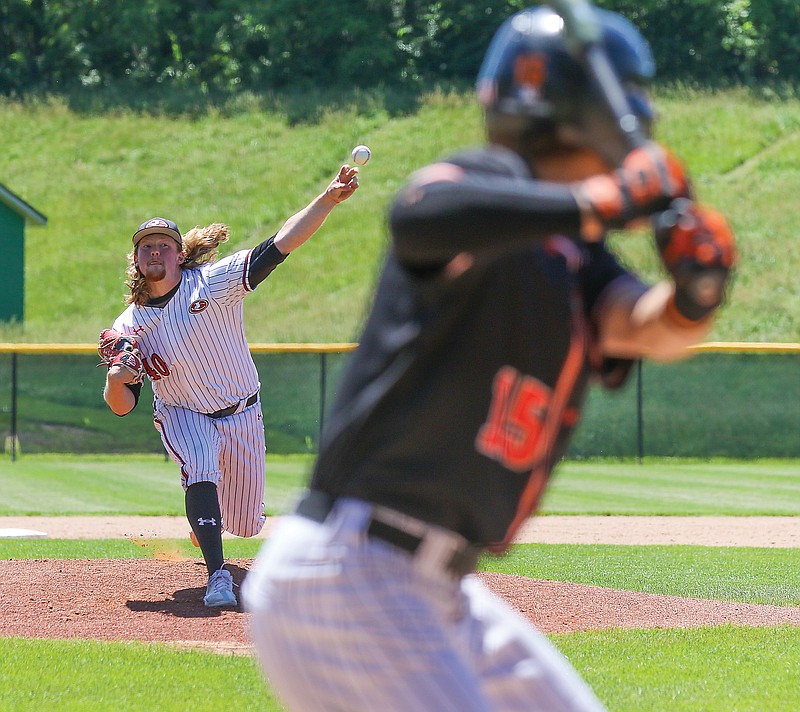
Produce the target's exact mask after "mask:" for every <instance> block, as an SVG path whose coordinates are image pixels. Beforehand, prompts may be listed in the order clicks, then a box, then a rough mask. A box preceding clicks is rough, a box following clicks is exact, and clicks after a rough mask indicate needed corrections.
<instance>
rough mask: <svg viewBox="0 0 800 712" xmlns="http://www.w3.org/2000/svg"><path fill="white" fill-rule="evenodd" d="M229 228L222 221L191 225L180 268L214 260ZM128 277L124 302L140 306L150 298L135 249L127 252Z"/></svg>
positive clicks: (226, 236) (186, 235) (183, 246)
mask: <svg viewBox="0 0 800 712" xmlns="http://www.w3.org/2000/svg"><path fill="white" fill-rule="evenodd" d="M228 232H229V228H228V226H227V225H223V224H222V223H212V224H211V225H206V226H205V227H193V228H192V229H191V230H189V232H187V233H186V234H185V235H184V236H183V244H182V245H181V248H182V250H183V254H184V258H183V263H182V264H181V269H193V268H194V267H199V266H200V265H204V264H208V263H210V262H216V260H217V258H218V256H219V246H220V245H221V244H222V243H223V242H225V241H226V240H227V239H228ZM125 276H126V277H127V278H128V279H127V281H126V282H125V286H127V287H128V289H129V290H130V293H129V294H127V295H126V296H125V304H138V305H139V306H142V305H143V304H146V303H147V301H148V300H149V299H150V290H149V289H148V287H147V281H146V280H145V278H144V276H143V275H142V273H141V272H140V271H139V267H138V265H137V264H136V250H135V249H134V250H133V252H130V253H128V268H127V270H126V271H125Z"/></svg>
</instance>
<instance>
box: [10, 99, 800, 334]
mask: <svg viewBox="0 0 800 712" xmlns="http://www.w3.org/2000/svg"><path fill="white" fill-rule="evenodd" d="M390 99H391V97H380V96H374V95H373V96H370V97H363V96H361V97H360V96H358V95H354V96H352V97H350V98H348V99H346V100H343V101H342V103H341V104H338V105H335V106H331V105H327V106H325V107H322V108H319V110H318V111H316V112H315V115H314V117H313V118H312V119H308V120H305V121H299V122H298V121H296V120H295V117H294V116H293V115H292V113H291V111H290V110H289V109H288V108H287V105H286V104H285V103H283V102H281V101H280V100H277V99H276V100H275V101H274V102H273V103H271V104H267V105H266V108H265V105H264V103H263V102H262V103H260V104H256V102H252V103H251V104H248V102H246V101H242V102H240V105H239V106H237V107H234V108H231V107H223V108H221V109H217V110H214V109H212V110H209V109H206V110H203V111H197V112H193V111H191V110H188V109H187V111H186V112H184V113H180V114H174V113H173V114H156V113H140V112H133V111H124V110H116V111H113V112H104V113H94V112H91V113H90V112H82V111H74V110H72V109H70V108H69V107H68V105H67V104H66V103H64V102H60V101H55V100H54V101H51V102H36V103H29V104H23V103H19V102H10V101H7V100H6V101H0V125H2V127H3V130H2V132H0V183H3V184H5V185H6V186H7V187H8V188H9V189H11V190H12V191H14V192H15V193H17V194H18V195H20V196H21V197H22V198H23V199H24V200H26V201H27V202H29V203H30V204H32V205H33V206H34V207H35V208H36V209H37V210H39V211H41V212H43V213H44V214H45V215H47V217H48V219H49V222H48V225H47V226H46V227H29V228H28V229H27V230H26V241H27V242H26V294H25V310H26V321H25V323H24V324H23V325H10V326H9V325H0V341H4V342H43V343H47V342H56V343H65V342H87V343H93V342H94V341H95V340H96V336H97V333H98V332H99V330H100V329H101V328H102V327H104V326H106V325H108V324H110V323H111V321H112V320H113V319H114V317H115V316H116V315H117V314H118V313H119V312H120V311H121V310H122V308H123V303H122V297H123V294H124V285H123V273H124V269H125V264H126V263H125V254H126V252H127V251H128V250H129V247H130V236H131V234H132V233H133V231H134V230H135V228H136V227H137V226H138V224H139V223H140V222H142V221H143V220H145V219H146V218H148V217H151V216H153V215H162V216H166V217H171V218H173V219H174V220H176V221H177V223H178V224H179V225H180V226H181V228H182V229H183V230H184V231H186V230H188V229H189V228H190V227H193V226H194V225H204V224H207V223H210V222H214V221H221V222H225V223H227V224H229V225H230V226H231V228H232V239H231V241H230V242H229V243H228V244H227V245H226V246H225V248H224V253H226V254H227V253H229V252H231V251H233V250H236V249H240V248H243V247H249V246H252V245H253V244H255V243H256V242H258V241H260V240H261V239H263V238H264V237H267V236H269V235H270V234H272V233H273V232H274V231H275V230H277V229H278V227H279V226H280V225H281V224H282V222H283V220H284V219H285V218H287V217H288V216H289V215H291V214H292V213H293V212H295V211H296V210H298V209H300V208H301V207H303V206H304V205H305V204H306V202H307V201H308V200H309V199H310V198H311V197H312V196H313V195H315V194H316V193H317V192H319V191H320V190H322V188H323V187H324V186H325V185H326V184H327V182H328V181H329V180H330V178H331V177H332V176H333V175H334V173H335V171H336V169H337V168H338V166H339V165H340V164H341V163H342V162H344V161H346V160H348V159H349V151H350V149H351V148H352V147H353V146H354V145H355V144H357V143H366V144H368V145H369V146H370V147H371V148H372V150H373V159H372V161H371V162H370V163H369V165H368V166H366V167H365V168H364V169H362V181H361V182H362V189H361V190H360V191H359V193H358V194H357V195H356V196H355V197H354V198H353V199H352V200H351V201H348V203H346V204H344V205H343V206H341V207H340V208H339V209H338V210H336V211H335V212H334V213H333V215H332V216H331V217H330V218H329V220H328V222H327V223H326V225H325V227H324V228H323V229H322V231H321V232H320V233H318V235H317V236H315V238H314V239H313V240H312V241H311V242H310V243H308V244H307V245H306V246H304V247H303V248H302V249H301V250H299V251H298V252H296V253H295V254H293V255H292V256H291V257H290V259H289V260H288V261H287V263H286V264H285V265H283V266H282V267H281V268H280V269H279V270H278V271H276V273H275V274H274V275H273V276H272V277H270V279H269V280H268V281H267V282H266V283H265V284H264V285H262V286H261V287H260V288H259V289H258V290H257V291H256V293H255V294H254V295H252V296H251V297H250V298H249V299H248V302H247V306H246V319H247V331H248V335H249V337H250V340H251V342H253V343H256V342H293V341H298V342H309V341H312V342H316V341H351V340H356V339H357V337H358V333H359V328H360V325H361V323H362V320H363V316H364V314H365V310H366V308H367V305H368V303H369V298H370V295H371V293H372V287H373V284H374V280H375V276H376V273H377V270H378V268H379V265H380V260H381V255H382V253H383V250H384V249H385V245H386V239H387V235H386V229H385V212H386V206H387V204H388V201H389V200H390V199H391V197H392V196H393V194H394V193H395V191H396V190H397V188H398V187H399V186H400V185H401V183H402V182H403V181H404V179H405V177H406V176H407V175H408V173H409V172H410V171H412V170H413V169H414V168H416V167H419V166H421V165H423V164H424V163H426V162H428V161H430V160H432V159H433V158H435V157H437V156H440V155H442V154H446V153H448V152H450V151H452V150H455V149H458V148H460V147H463V146H467V145H471V144H475V143H478V142H480V140H481V137H482V129H481V121H480V114H479V112H478V110H477V108H476V106H475V104H474V102H473V99H472V96H471V95H470V94H469V93H466V94H452V95H443V94H441V93H434V94H431V95H429V96H426V97H423V98H422V99H421V100H420V101H419V102H418V103H417V104H416V105H415V106H413V107H412V108H408V109H406V110H404V111H397V110H395V109H392V108H389V104H390ZM656 99H657V107H658V109H659V110H660V113H661V115H662V119H661V122H660V124H659V126H658V130H657V138H659V139H660V140H662V141H663V142H665V143H667V144H668V145H670V146H671V147H672V148H673V150H674V151H675V152H676V153H677V154H678V155H680V156H682V157H683V158H684V159H685V160H686V162H687V164H688V166H689V169H690V171H691V173H692V175H693V177H694V180H695V185H696V190H697V193H698V195H699V197H700V199H701V200H703V201H705V202H708V203H711V204H713V205H716V206H718V207H720V208H721V209H722V210H723V211H724V212H725V213H726V214H727V215H728V216H729V218H730V221H731V223H732V225H733V226H734V229H735V230H736V232H737V234H738V235H739V241H740V248H741V254H742V260H741V267H740V269H739V272H738V275H737V278H736V282H735V285H734V288H733V290H732V294H731V299H730V303H729V305H728V306H727V307H726V308H725V310H724V311H723V313H722V315H721V318H720V319H719V321H718V323H717V325H716V327H715V331H714V333H713V334H712V338H713V339H715V340H725V341H740V340H741V341H780V342H798V341H800V287H798V281H797V278H796V275H797V274H798V272H800V241H799V240H798V239H797V237H796V235H795V233H796V230H797V227H796V226H797V225H798V224H800V200H798V199H797V197H796V196H797V195H800V101H796V100H792V101H775V102H766V101H763V100H757V99H755V98H753V97H752V96H750V95H748V94H747V93H745V92H743V91H732V92H727V93H714V94H712V93H695V92H688V91H677V90H671V91H661V92H659V93H657V95H656ZM614 245H615V247H616V248H617V249H618V250H619V252H620V253H621V254H622V255H623V257H624V258H625V259H626V260H627V261H628V262H630V263H631V264H633V265H635V266H636V267H638V268H640V269H641V270H642V271H643V273H644V274H646V275H647V276H648V277H650V278H652V279H655V278H657V277H658V276H659V274H660V271H659V266H658V261H657V259H656V257H655V254H654V252H653V248H652V245H651V244H650V241H649V240H648V239H647V237H646V235H645V234H637V235H630V234H628V235H624V236H617V237H616V238H615V239H614Z"/></svg>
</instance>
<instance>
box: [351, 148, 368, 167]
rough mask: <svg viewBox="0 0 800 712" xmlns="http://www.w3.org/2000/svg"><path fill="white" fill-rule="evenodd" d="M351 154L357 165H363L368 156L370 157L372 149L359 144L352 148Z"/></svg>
mask: <svg viewBox="0 0 800 712" xmlns="http://www.w3.org/2000/svg"><path fill="white" fill-rule="evenodd" d="M352 155H353V163H355V164H356V165H357V166H363V165H365V164H366V162H367V161H368V160H369V159H370V158H372V151H370V150H369V147H368V146H365V145H364V144H361V145H359V146H356V147H355V148H354V149H353V153H352Z"/></svg>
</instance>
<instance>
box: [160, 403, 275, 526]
mask: <svg viewBox="0 0 800 712" xmlns="http://www.w3.org/2000/svg"><path fill="white" fill-rule="evenodd" d="M154 421H155V426H156V430H158V432H159V433H160V434H161V440H162V442H163V443H164V447H165V448H166V449H167V452H168V453H169V454H170V455H171V456H172V459H173V460H175V462H177V463H178V465H179V466H180V468H181V484H182V486H183V488H184V490H185V489H186V488H188V487H189V485H192V484H194V483H195V482H213V483H214V484H216V485H217V494H218V497H219V506H220V511H221V513H222V522H223V526H224V527H225V531H227V532H230V533H231V534H234V535H236V536H241V537H251V536H255V535H256V534H258V533H259V532H260V531H261V529H262V527H263V526H264V522H265V517H264V477H265V470H266V463H265V459H264V455H265V444H264V422H263V417H262V415H261V405H260V401H259V402H257V403H255V404H254V405H252V406H250V407H249V408H246V409H245V410H243V411H242V412H241V413H237V414H236V415H230V416H228V417H227V418H218V419H214V418H209V417H208V416H207V415H203V414H202V413H195V412H194V411H193V410H188V409H187V408H178V407H175V406H168V405H164V404H163V403H158V404H157V405H156V409H155V413H154Z"/></svg>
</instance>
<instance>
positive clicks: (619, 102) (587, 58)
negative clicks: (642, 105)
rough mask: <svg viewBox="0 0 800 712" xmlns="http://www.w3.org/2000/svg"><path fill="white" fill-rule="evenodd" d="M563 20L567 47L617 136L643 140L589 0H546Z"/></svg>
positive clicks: (636, 141) (633, 142) (629, 142)
mask: <svg viewBox="0 0 800 712" xmlns="http://www.w3.org/2000/svg"><path fill="white" fill-rule="evenodd" d="M547 4H548V5H550V7H552V8H553V10H555V12H557V13H558V14H559V15H561V18H562V19H563V20H564V38H565V40H566V44H567V48H568V49H569V50H570V52H571V53H572V54H573V56H574V57H575V58H576V59H577V60H578V61H580V62H581V63H582V64H583V66H584V67H585V68H586V71H587V72H588V74H589V76H590V77H591V78H592V79H593V80H594V82H595V83H596V85H597V87H598V89H599V90H600V95H601V97H602V98H603V101H604V102H605V104H606V106H607V107H608V109H609V111H610V112H611V115H612V116H613V117H614V120H615V122H616V125H617V128H618V129H619V132H620V135H621V136H622V137H623V139H624V140H625V142H626V144H627V145H628V147H629V148H631V149H633V148H636V147H637V146H641V145H643V144H644V143H645V137H644V134H643V133H642V128H641V126H640V124H639V119H638V117H637V116H636V114H635V113H634V112H633V111H632V110H631V107H630V104H629V103H628V98H627V97H626V95H625V90H624V89H623V88H622V84H621V83H620V81H619V77H617V73H616V72H615V71H614V67H613V66H612V65H611V61H610V60H609V59H608V55H607V54H606V51H605V48H604V47H603V44H602V40H603V34H602V28H601V27H600V23H599V22H598V21H597V18H596V17H595V15H594V12H593V9H592V7H593V6H592V3H591V2H589V0H548V3H547Z"/></svg>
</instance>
